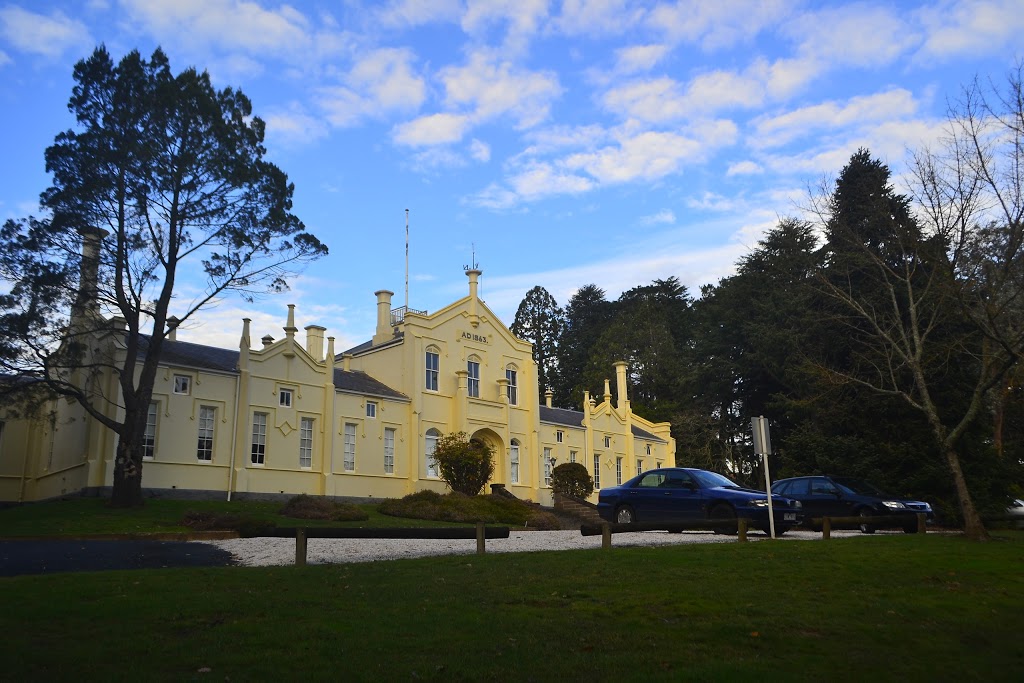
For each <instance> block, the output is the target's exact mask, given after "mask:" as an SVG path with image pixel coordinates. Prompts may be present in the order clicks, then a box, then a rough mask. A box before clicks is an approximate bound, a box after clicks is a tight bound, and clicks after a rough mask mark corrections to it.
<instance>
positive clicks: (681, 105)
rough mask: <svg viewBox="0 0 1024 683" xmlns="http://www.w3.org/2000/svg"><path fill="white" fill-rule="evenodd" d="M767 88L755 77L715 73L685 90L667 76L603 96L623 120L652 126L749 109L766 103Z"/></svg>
mask: <svg viewBox="0 0 1024 683" xmlns="http://www.w3.org/2000/svg"><path fill="white" fill-rule="evenodd" d="M764 96H765V92H764V85H763V84H762V82H761V81H760V80H759V79H757V78H754V77H752V76H747V75H744V74H739V73H736V72H732V71H712V72H709V73H705V74H701V75H699V76H697V77H695V78H694V79H693V80H691V81H690V83H689V84H688V85H687V86H686V88H685V90H684V89H683V87H682V86H681V85H680V84H679V83H678V82H676V81H675V80H673V79H671V78H668V77H664V76H663V77H659V78H652V79H648V80H643V81H635V82H633V83H629V84H627V85H624V86H622V87H618V88H613V89H612V90H609V91H608V92H606V93H605V94H604V98H603V102H604V105H605V106H606V107H607V108H608V109H609V110H611V111H613V112H616V113H618V114H620V115H622V116H624V117H628V118H634V119H638V120H640V121H647V122H652V123H664V122H668V121H675V120H679V119H686V118H690V117H693V116H695V115H703V114H705V113H713V112H717V111H719V110H722V109H735V108H741V109H749V108H754V107H758V106H760V105H761V104H762V103H763V101H764Z"/></svg>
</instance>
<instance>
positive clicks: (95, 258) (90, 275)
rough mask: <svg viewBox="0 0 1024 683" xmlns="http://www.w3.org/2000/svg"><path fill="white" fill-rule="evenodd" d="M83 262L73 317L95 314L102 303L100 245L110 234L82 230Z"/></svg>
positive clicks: (96, 230)
mask: <svg viewBox="0 0 1024 683" xmlns="http://www.w3.org/2000/svg"><path fill="white" fill-rule="evenodd" d="M78 234H79V235H80V236H81V237H82V261H81V263H80V264H79V270H78V294H77V295H76V296H75V303H74V305H73V306H72V317H78V316H83V315H87V314H94V313H97V312H98V311H99V308H100V302H99V298H98V296H97V291H96V290H97V287H98V286H99V285H98V279H99V269H100V243H101V242H102V241H103V238H104V237H106V236H107V235H108V234H109V233H108V232H107V231H106V230H103V229H102V228H82V229H80V230H79V231H78Z"/></svg>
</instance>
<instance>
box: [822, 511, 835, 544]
mask: <svg viewBox="0 0 1024 683" xmlns="http://www.w3.org/2000/svg"><path fill="white" fill-rule="evenodd" d="M830 538H832V520H831V519H829V518H828V517H825V518H823V519H822V520H821V540H823V541H827V540H828V539H830Z"/></svg>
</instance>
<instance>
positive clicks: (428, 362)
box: [423, 346, 441, 391]
mask: <svg viewBox="0 0 1024 683" xmlns="http://www.w3.org/2000/svg"><path fill="white" fill-rule="evenodd" d="M423 364H424V366H425V367H426V372H427V374H426V377H425V380H426V381H425V384H424V388H425V389H426V390H427V391H437V377H438V372H439V371H440V369H441V351H440V349H438V348H437V347H436V346H428V347H427V352H426V356H425V358H424V361H423Z"/></svg>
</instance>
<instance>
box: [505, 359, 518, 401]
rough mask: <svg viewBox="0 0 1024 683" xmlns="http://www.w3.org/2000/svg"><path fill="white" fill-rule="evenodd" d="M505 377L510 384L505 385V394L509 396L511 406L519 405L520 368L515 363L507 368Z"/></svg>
mask: <svg viewBox="0 0 1024 683" xmlns="http://www.w3.org/2000/svg"><path fill="white" fill-rule="evenodd" d="M505 379H506V380H507V381H508V384H507V385H506V386H505V395H506V396H507V397H508V404H509V405H510V406H517V405H519V369H518V368H516V366H514V365H509V366H507V367H506V368H505Z"/></svg>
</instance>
